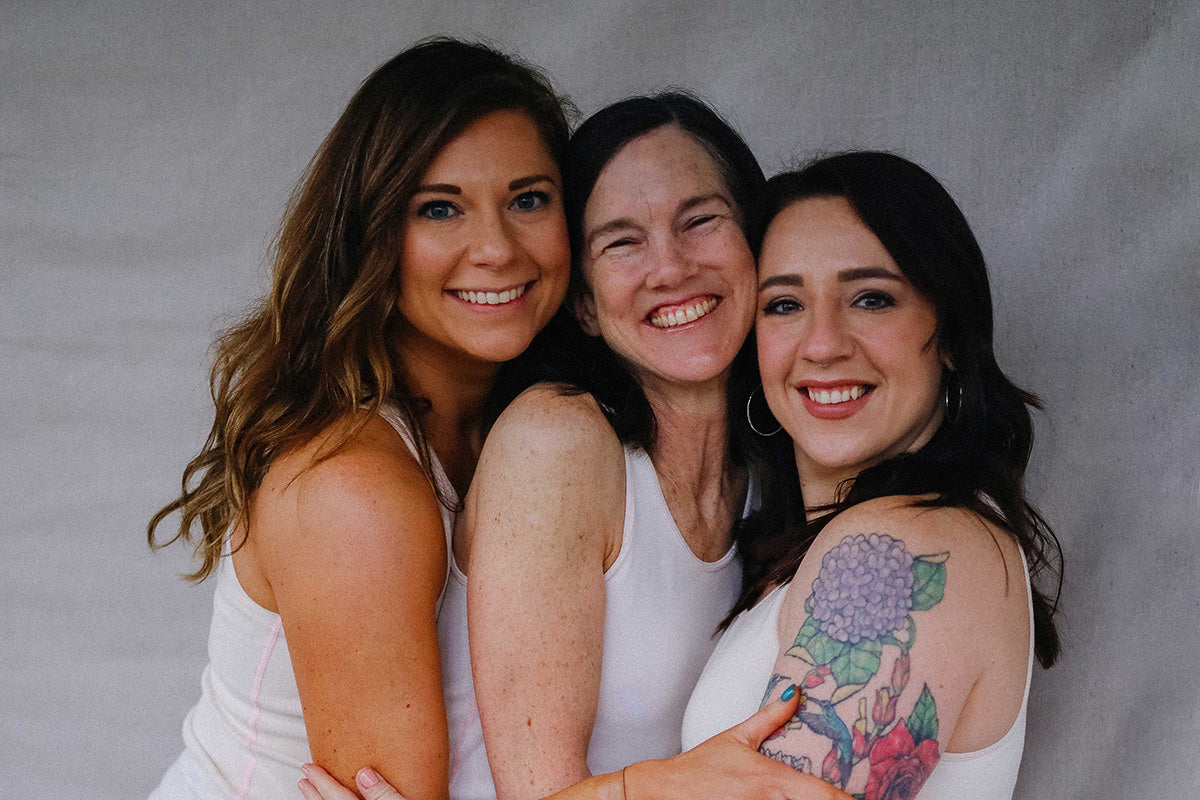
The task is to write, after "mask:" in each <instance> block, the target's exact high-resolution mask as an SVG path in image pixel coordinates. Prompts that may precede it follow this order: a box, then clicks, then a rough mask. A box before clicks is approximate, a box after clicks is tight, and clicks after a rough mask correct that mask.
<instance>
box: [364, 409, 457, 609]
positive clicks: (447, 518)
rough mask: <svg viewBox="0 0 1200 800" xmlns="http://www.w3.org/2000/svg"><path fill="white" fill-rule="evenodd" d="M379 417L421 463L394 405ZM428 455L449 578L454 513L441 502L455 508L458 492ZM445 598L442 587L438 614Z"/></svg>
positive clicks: (413, 439) (435, 459) (411, 435)
mask: <svg viewBox="0 0 1200 800" xmlns="http://www.w3.org/2000/svg"><path fill="white" fill-rule="evenodd" d="M379 416H380V417H382V418H383V419H384V421H386V422H387V423H388V424H389V425H391V426H392V428H393V429H394V430H395V431H396V433H398V434H399V435H400V438H401V439H403V440H404V444H405V446H406V447H407V448H408V452H410V453H412V456H413V458H415V459H416V460H417V463H418V464H420V463H422V462H421V451H420V448H418V447H417V441H416V436H415V435H414V433H413V432H412V430H411V429H410V427H409V424H408V421H407V420H406V419H405V418H404V414H402V413H401V411H400V409H399V408H398V407H397V406H396V404H395V403H392V402H390V401H389V402H385V403H383V405H381V406H380V407H379ZM426 450H427V451H428V453H429V467H430V469H431V470H432V472H433V483H432V485H433V486H434V489H435V491H436V492H437V494H438V500H439V503H438V505H439V508H438V511H439V512H440V513H441V516H442V529H443V530H444V531H445V534H446V577H447V578H449V577H450V562H451V561H453V559H454V539H453V536H454V513H455V512H453V511H451V510H450V509H449V508H446V506H445V505H444V504H443V503H442V502H441V501H442V500H445V501H446V502H448V503H450V504H452V505H454V506H457V505H458V492H456V491H455V490H454V484H452V483H450V478H449V476H448V475H446V470H445V469H443V468H442V462H440V461H438V457H437V453H435V452H433V448H431V447H426ZM445 596H446V588H445V585H443V586H442V593H441V594H440V595H439V596H438V601H437V608H438V613H439V614H440V613H441V608H442V600H443V599H444V598H445Z"/></svg>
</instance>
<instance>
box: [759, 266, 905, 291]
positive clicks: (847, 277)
mask: <svg viewBox="0 0 1200 800" xmlns="http://www.w3.org/2000/svg"><path fill="white" fill-rule="evenodd" d="M868 278H880V279H883V280H889V281H896V282H900V281H903V280H904V278H902V277H901V276H899V275H897V274H896V273H894V272H892V271H891V270H889V269H885V268H883V267H851V268H850V269H843V270H841V271H839V272H838V274H837V279H838V283H853V282H854V281H861V280H866V279H868ZM803 285H804V278H802V277H800V276H799V275H796V274H794V273H789V274H786V275H774V276H772V277H770V278H767V279H766V280H765V281H763V282H762V283H760V284H759V285H758V290H759V291H760V292H761V291H762V290H764V289H770V288H771V287H772V286H792V287H796V286H803Z"/></svg>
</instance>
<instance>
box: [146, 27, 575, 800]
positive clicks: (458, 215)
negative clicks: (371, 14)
mask: <svg viewBox="0 0 1200 800" xmlns="http://www.w3.org/2000/svg"><path fill="white" fill-rule="evenodd" d="M567 137H568V128H567V122H566V118H565V114H564V109H563V104H562V101H561V100H560V98H559V97H558V96H557V95H556V94H555V93H554V91H553V89H552V88H551V86H550V84H549V82H548V81H547V80H546V78H545V77H544V76H542V75H541V74H540V73H538V72H537V71H535V70H533V69H531V68H530V67H528V66H526V65H524V64H521V63H519V62H517V61H515V60H514V59H512V58H510V57H508V56H506V55H503V54H501V53H498V52H496V51H494V50H492V49H490V48H488V47H483V46H479V45H474V44H466V43H462V42H457V41H453V40H445V39H439V40H433V41H428V42H425V43H422V44H419V45H417V46H415V47H412V48H410V49H408V50H406V51H404V52H403V53H401V54H399V55H398V56H396V57H395V58H393V59H392V60H391V61H389V62H387V63H386V64H384V65H383V66H381V67H380V68H379V69H377V70H376V71H375V72H374V73H373V74H372V75H371V76H370V77H369V78H368V79H367V80H366V81H365V82H364V83H363V85H362V86H361V87H360V89H359V90H358V92H357V93H356V94H355V96H354V98H353V99H352V100H351V101H350V103H349V105H348V106H347V108H346V110H345V112H344V113H343V114H342V116H341V118H340V119H339V120H338V122H337V124H336V125H335V126H334V128H333V130H332V132H331V133H330V134H329V136H328V137H327V138H326V140H325V142H324V143H323V144H322V146H321V148H320V150H319V151H318V152H317V155H316V156H315V157H314V159H313V161H312V163H311V164H310V165H309V168H308V171H307V174H306V177H305V179H304V180H303V181H302V183H301V185H300V186H299V188H298V189H297V192H296V194H295V196H294V197H293V200H292V203H291V205H290V208H289V210H288V213H287V215H286V216H285V218H284V222H283V225H282V228H281V232H280V235H279V243H278V248H277V253H276V256H275V266H274V275H273V280H272V287H271V290H270V293H269V295H268V296H267V297H266V298H265V299H264V300H263V301H262V302H261V303H260V304H259V306H258V307H257V308H256V309H255V310H254V311H253V312H252V313H251V315H250V316H249V317H248V318H247V319H246V320H245V321H243V322H242V323H240V324H238V325H236V326H235V327H233V328H232V329H230V330H229V331H228V332H226V333H225V334H224V336H223V337H222V338H221V340H220V342H219V344H218V350H217V356H216V363H215V365H214V367H213V372H212V394H213V399H214V402H215V405H216V414H215V420H214V422H213V427H212V430H211V432H210V434H209V437H208V441H207V442H206V443H205V445H204V447H203V448H202V450H201V452H200V454H199V455H198V456H197V457H196V458H195V459H194V460H193V461H192V462H191V463H190V464H189V465H188V466H187V469H186V470H185V471H184V476H183V485H182V490H181V494H180V496H179V498H177V499H176V500H174V501H173V502H172V503H170V504H168V505H167V506H166V507H165V508H163V509H162V510H161V511H160V512H159V513H158V514H156V515H155V517H154V519H153V520H151V522H150V526H149V539H150V542H151V544H152V545H154V546H164V545H165V544H169V543H170V542H173V541H176V540H179V539H183V540H185V541H187V542H189V543H191V544H192V545H193V546H194V547H195V549H196V552H197V554H198V556H199V557H200V559H201V563H200V566H199V567H198V568H197V570H196V571H195V572H194V573H192V574H191V575H190V576H189V577H190V578H192V579H193V580H202V579H204V578H206V577H209V576H211V575H214V574H215V576H216V581H217V586H216V594H215V598H214V614H213V625H212V629H211V633H210V641H209V656H210V663H209V665H208V667H207V668H206V670H205V672H204V678H203V688H202V695H201V698H200V701H199V703H198V704H197V705H196V707H195V708H193V709H192V711H191V712H190V713H189V714H188V717H187V720H186V721H185V723H184V740H185V743H186V749H185V751H184V753H183V755H181V756H180V758H179V760H178V761H176V763H175V764H174V766H172V767H171V768H170V770H169V771H168V772H167V774H166V776H165V777H164V778H163V781H162V783H161V784H160V785H159V787H158V789H157V790H156V791H155V793H154V795H153V796H154V797H155V798H210V797H212V798H215V797H224V798H229V797H236V798H239V800H242V799H244V798H260V797H261V798H268V797H269V798H275V797H282V796H287V795H290V794H294V793H295V791H296V785H295V784H296V780H297V778H298V776H299V772H300V766H301V764H303V763H304V762H307V761H310V760H312V759H317V760H319V761H321V762H322V763H323V764H326V765H327V766H328V767H329V768H330V769H331V771H332V772H333V773H334V774H335V775H337V776H339V777H341V778H343V779H346V780H349V779H351V777H352V775H353V770H354V768H356V767H357V766H359V765H361V764H363V763H378V764H384V765H386V769H387V772H388V776H389V777H390V778H391V780H393V781H394V782H395V783H396V784H397V785H398V786H401V787H403V789H404V791H405V792H406V793H407V794H408V795H409V796H410V797H413V798H424V797H444V796H446V794H447V782H448V777H447V769H448V768H447V760H448V744H447V737H448V734H447V720H446V712H445V705H444V700H443V690H442V679H441V659H440V655H439V649H438V631H437V619H438V608H439V606H440V603H441V596H442V593H443V590H444V586H445V582H446V574H447V564H448V553H447V548H448V543H449V536H450V526H451V520H452V515H453V513H454V512H455V511H456V510H457V509H458V507H459V500H458V498H459V497H461V496H463V495H464V494H465V492H466V489H467V486H468V484H469V483H470V480H471V476H472V473H473V472H474V468H475V463H476V461H477V459H478V455H479V450H480V447H481V444H482V434H481V424H482V423H481V420H482V415H481V409H482V407H483V404H484V400H485V398H486V396H487V395H488V393H489V391H490V389H491V387H492V383H493V380H494V378H495V375H496V372H497V369H498V367H499V365H500V364H501V363H502V362H504V361H507V360H509V359H511V358H513V357H515V356H516V355H518V354H519V353H521V352H522V351H523V350H524V349H525V348H526V347H527V346H528V345H529V342H530V341H531V340H532V338H533V336H534V334H536V333H537V332H538V330H540V329H541V328H542V326H543V325H544V324H545V323H546V322H547V321H548V320H549V319H550V317H551V316H552V315H553V314H554V312H555V310H556V309H557V308H558V307H559V305H560V303H561V301H562V298H563V294H564V292H565V290H566V286H567V280H568V277H567V275H568V260H569V254H568V246H567V235H566V224H565V221H564V216H563V210H562V200H561V197H562V179H561V171H560V163H561V159H562V156H563V153H564V150H565V147H566V142H567ZM175 511H178V512H180V516H181V519H180V525H179V529H178V531H177V532H176V533H175V535H173V536H171V537H169V538H168V539H167V540H166V541H165V542H164V541H161V540H160V539H159V538H158V537H157V536H156V530H157V528H158V526H159V525H160V524H161V523H162V522H163V521H164V520H165V518H166V517H167V516H169V515H170V514H171V513H173V512H175ZM197 522H198V523H199V528H200V530H199V532H196V531H195V530H194V526H195V524H196V523H197ZM364 586H367V587H370V591H367V592H364V591H362V588H363V587H364ZM368 698H369V699H370V702H369V703H368V702H366V701H367V699H368Z"/></svg>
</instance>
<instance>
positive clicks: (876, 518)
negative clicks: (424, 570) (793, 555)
mask: <svg viewBox="0 0 1200 800" xmlns="http://www.w3.org/2000/svg"><path fill="white" fill-rule="evenodd" d="M916 500H917V498H911V497H882V498H877V499H875V500H870V501H867V502H865V503H860V504H859V505H857V506H854V507H853V508H850V509H847V510H846V511H844V512H842V513H841V514H839V515H837V517H835V518H834V519H833V520H831V521H830V523H829V524H828V525H827V526H826V527H825V529H824V530H822V531H821V533H820V535H819V536H818V537H817V539H816V541H815V542H814V543H813V547H812V549H811V551H810V552H811V553H812V554H813V555H817V554H825V553H829V552H830V551H832V550H835V549H836V548H839V547H841V548H846V547H848V546H850V545H849V543H850V542H851V541H854V542H868V544H864V545H861V546H864V547H868V548H872V549H880V550H881V551H882V549H883V548H884V546H885V543H886V544H887V545H888V546H891V547H893V548H894V549H896V550H897V552H899V551H900V550H904V551H906V552H907V553H908V554H909V555H910V556H911V557H913V558H920V559H925V560H931V559H938V560H939V563H945V562H948V561H950V560H951V559H953V562H954V570H955V572H956V573H957V578H958V579H957V580H956V581H955V584H957V585H958V586H961V587H962V588H963V589H964V591H963V592H961V594H962V597H961V599H962V600H963V601H964V602H969V603H970V604H971V605H976V604H978V605H980V606H985V607H986V606H992V605H993V604H994V603H996V602H998V601H1001V600H1003V599H1004V598H1006V597H1007V596H1008V595H1010V594H1015V595H1016V597H1017V599H1019V600H1020V601H1021V607H1022V608H1024V591H1023V572H1022V567H1021V554H1020V550H1019V546H1018V545H1017V543H1016V541H1015V540H1014V539H1013V537H1012V536H1011V535H1010V534H1009V533H1008V532H1007V531H1005V530H1004V529H1002V528H1000V527H997V526H996V525H994V524H993V523H991V522H990V521H988V520H986V519H984V518H983V517H981V516H979V515H978V514H976V513H974V512H973V511H970V510H968V509H963V508H928V507H922V506H920V505H918V504H917V502H916ZM870 542H874V543H875V544H870ZM892 542H894V543H895V544H894V545H893V544H890V543H892ZM1014 577H1015V578H1016V579H1017V580H1015V581H1014V580H1013V578H1014ZM1014 589H1015V591H1014Z"/></svg>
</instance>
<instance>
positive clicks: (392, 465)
mask: <svg viewBox="0 0 1200 800" xmlns="http://www.w3.org/2000/svg"><path fill="white" fill-rule="evenodd" d="M351 422H352V421H351V420H343V421H340V422H338V423H335V424H334V425H332V426H330V427H329V428H328V429H326V430H325V431H322V432H321V433H320V434H319V435H317V436H315V437H313V438H312V439H311V440H309V441H307V442H305V443H303V444H302V445H300V446H297V447H295V448H292V449H291V450H289V451H287V452H285V453H283V454H282V455H281V456H280V457H279V458H277V459H276V461H275V463H273V464H272V466H271V469H270V471H269V472H268V473H267V475H266V477H265V478H264V480H263V483H262V486H260V487H259V488H258V490H256V491H255V496H254V498H253V499H252V502H251V531H252V535H251V540H252V543H253V545H254V551H255V553H256V555H257V560H258V561H259V562H260V563H261V564H262V565H263V567H264V568H265V569H266V570H267V571H268V572H269V573H272V574H273V575H276V576H278V575H284V574H287V573H291V572H292V571H293V570H294V569H305V566H306V562H310V563H307V566H308V567H312V568H317V567H319V568H320V569H321V572H322V573H323V574H328V573H330V572H333V571H334V566H335V563H338V564H344V563H346V562H349V561H358V560H365V559H371V558H378V559H383V560H384V561H383V563H395V559H396V557H397V556H399V555H404V556H405V557H407V558H410V559H412V560H414V561H416V562H417V563H420V562H424V561H429V562H430V566H431V568H433V569H434V570H435V573H434V574H436V565H437V562H438V559H439V558H441V559H444V557H445V555H444V551H445V544H444V541H445V538H444V537H445V534H444V532H443V527H442V520H441V512H440V508H439V502H438V498H437V495H436V493H435V492H434V490H433V487H432V486H431V485H430V483H429V480H428V479H427V478H426V476H425V474H424V472H423V470H422V469H421V465H420V463H419V462H418V461H417V459H416V458H415V457H414V456H413V455H412V453H411V452H410V451H409V449H408V447H407V445H405V443H404V441H403V439H401V438H400V435H399V434H398V433H397V432H396V431H395V430H394V429H393V428H392V427H391V425H389V424H388V423H387V422H386V421H385V420H384V419H382V418H381V417H379V416H374V415H373V416H371V418H369V419H367V420H366V421H365V423H364V424H363V425H362V427H361V428H359V429H358V430H356V431H354V433H353V435H351V436H350V438H349V439H348V440H347V441H346V442H345V443H344V444H342V445H341V446H340V447H338V448H337V449H336V450H334V451H333V452H332V453H329V448H330V446H331V443H333V442H336V440H337V438H340V437H341V436H343V435H344V434H345V432H346V428H345V427H343V426H347V425H350V424H351ZM335 554H336V555H337V559H336V560H334V559H331V556H332V555H335ZM272 582H274V581H272Z"/></svg>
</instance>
